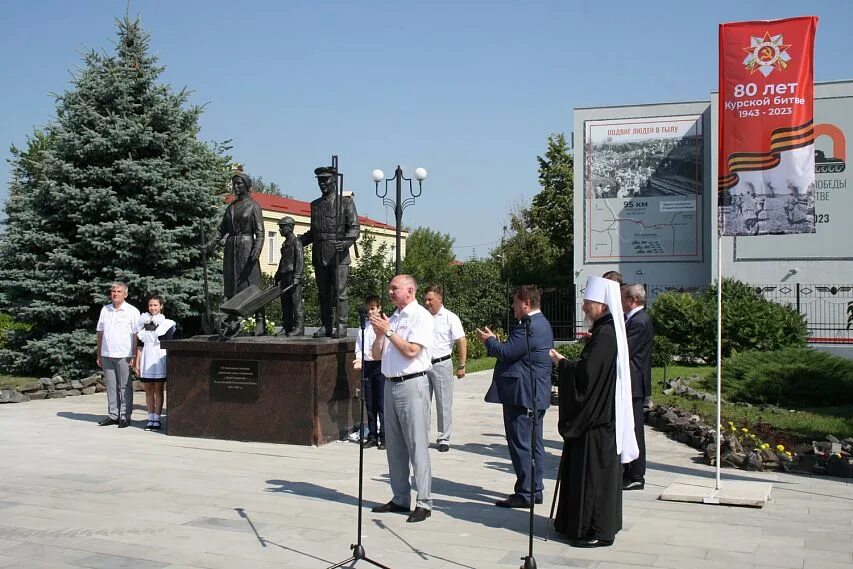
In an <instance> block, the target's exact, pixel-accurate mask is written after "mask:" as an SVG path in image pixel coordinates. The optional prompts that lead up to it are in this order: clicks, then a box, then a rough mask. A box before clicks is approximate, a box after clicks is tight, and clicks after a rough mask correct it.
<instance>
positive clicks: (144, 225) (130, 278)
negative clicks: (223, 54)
mask: <svg viewBox="0 0 853 569" xmlns="http://www.w3.org/2000/svg"><path fill="white" fill-rule="evenodd" d="M117 28H118V42H117V46H116V50H115V53H113V54H107V53H99V52H96V51H94V50H93V51H90V52H88V53H87V54H85V55H84V57H83V66H82V68H81V69H80V70H79V71H78V72H77V73H75V74H74V77H73V81H72V87H71V88H70V89H69V90H68V91H66V92H65V93H64V94H62V95H59V96H57V102H56V118H55V119H54V120H53V121H52V122H51V123H50V124H49V125H48V126H47V127H46V128H45V130H44V132H43V133H42V132H36V133H35V134H34V135H33V136H32V137H31V138H30V139H29V140H28V145H27V146H28V147H27V149H26V150H25V151H24V150H19V149H15V148H13V158H12V160H11V162H12V181H11V183H10V188H9V189H10V191H9V200H8V202H7V204H6V214H7V219H6V220H5V222H4V224H5V228H4V232H3V234H2V236H0V311H3V312H7V313H9V314H10V315H11V316H12V317H13V318H14V319H15V320H17V321H19V322H23V323H25V324H30V325H31V327H30V330H29V332H27V333H26V334H18V335H17V336H15V337H13V338H10V339H9V342H8V344H7V349H6V350H4V351H3V352H2V353H0V366H2V368H4V369H6V370H7V371H11V372H16V373H45V372H50V373H63V374H82V373H87V372H89V371H90V370H92V369H93V368H94V367H95V324H96V322H97V318H98V314H99V312H100V309H101V307H102V306H103V305H104V304H105V303H106V302H108V298H107V291H108V288H109V285H110V283H111V282H113V281H116V280H120V281H124V282H126V283H127V284H128V286H129V288H130V295H129V298H128V301H129V302H130V303H131V304H133V305H135V306H136V307H137V308H139V309H140V310H141V311H145V310H146V309H147V307H146V306H145V304H144V303H145V299H146V297H147V295H148V294H149V293H152V292H158V293H160V294H162V295H163V296H164V297H165V298H166V310H165V311H166V313H167V315H168V316H169V317H171V318H173V319H176V320H178V321H179V322H183V323H184V324H185V325H186V324H189V325H190V327H191V325H192V320H193V318H194V317H195V318H197V315H198V314H199V313H200V312H201V311H202V309H203V304H204V298H203V285H202V282H203V279H202V261H201V249H200V247H199V243H200V241H199V234H200V229H201V227H202V225H204V227H205V229H206V232H207V234H208V235H210V234H211V231H212V228H213V227H215V225H216V222H217V220H218V206H220V205H221V203H222V200H221V194H222V193H223V191H224V188H226V187H227V180H228V163H229V159H228V157H227V156H226V155H225V153H226V151H227V147H225V146H224V145H222V144H206V143H203V142H201V141H200V140H199V139H198V132H199V124H198V119H199V116H200V114H201V112H202V109H201V107H199V106H193V105H190V104H189V92H188V91H187V90H186V89H184V90H180V91H175V90H173V89H172V87H171V86H169V85H168V84H164V83H161V82H159V81H158V79H159V77H160V75H161V73H162V72H163V69H164V68H163V67H162V66H159V65H158V60H157V57H155V56H152V55H149V53H148V47H149V37H148V35H147V34H146V33H145V32H144V31H143V29H142V26H141V22H140V21H139V19H138V18H137V19H136V20H133V21H131V20H129V19H127V18H125V19H124V20H121V21H117ZM209 263H210V266H211V267H214V266H217V265H219V263H211V262H210V261H209ZM220 275H221V271H220V272H219V275H217V274H216V273H215V272H211V276H212V283H211V284H212V290H213V292H214V294H216V293H218V292H219V293H220V294H221V292H220V291H221V276H220Z"/></svg>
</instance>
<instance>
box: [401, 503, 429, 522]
mask: <svg viewBox="0 0 853 569" xmlns="http://www.w3.org/2000/svg"><path fill="white" fill-rule="evenodd" d="M431 515H432V510H427V509H426V508H420V507H418V508H415V511H414V512H412V513H411V514H410V515H409V517H408V518H406V521H407V522H410V523H415V522H422V521H424V520H425V519H427V518H428V517H430V516H431Z"/></svg>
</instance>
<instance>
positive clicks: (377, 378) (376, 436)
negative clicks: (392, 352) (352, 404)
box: [362, 361, 385, 443]
mask: <svg viewBox="0 0 853 569" xmlns="http://www.w3.org/2000/svg"><path fill="white" fill-rule="evenodd" d="M362 385H363V386H364V405H365V407H366V408H367V438H368V439H373V440H375V441H382V442H383V443H384V442H385V376H384V375H382V362H381V361H372V362H364V383H363V384H362ZM377 419H378V421H377Z"/></svg>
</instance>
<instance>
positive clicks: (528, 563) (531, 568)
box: [520, 315, 539, 569]
mask: <svg viewBox="0 0 853 569" xmlns="http://www.w3.org/2000/svg"><path fill="white" fill-rule="evenodd" d="M521 321H522V323H523V324H524V338H525V339H526V340H527V370H528V373H529V375H530V383H531V389H532V391H533V393H532V394H531V398H532V401H531V403H532V408H531V409H528V410H527V416H528V417H530V421H531V423H532V426H531V429H530V527H529V529H528V532H527V538H528V550H527V557H522V559H523V560H524V563H523V564H522V566H521V568H520V569H536V558H534V557H533V508H534V506H535V504H536V423H538V422H539V412H538V411H537V410H536V378H534V377H533V362H532V361H531V358H530V316H529V315H528V316H525V317H524V318H522V319H521Z"/></svg>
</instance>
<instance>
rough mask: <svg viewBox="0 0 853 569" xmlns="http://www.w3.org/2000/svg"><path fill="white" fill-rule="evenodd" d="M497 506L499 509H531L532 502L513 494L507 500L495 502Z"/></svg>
mask: <svg viewBox="0 0 853 569" xmlns="http://www.w3.org/2000/svg"><path fill="white" fill-rule="evenodd" d="M495 506H497V507H498V508H529V507H530V502H528V501H527V500H525V499H524V498H522V497H521V496H519V495H518V494H513V495H512V496H510V497H509V498H507V499H506V500H498V501H497V502H495Z"/></svg>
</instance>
